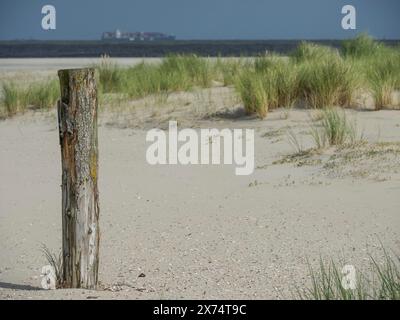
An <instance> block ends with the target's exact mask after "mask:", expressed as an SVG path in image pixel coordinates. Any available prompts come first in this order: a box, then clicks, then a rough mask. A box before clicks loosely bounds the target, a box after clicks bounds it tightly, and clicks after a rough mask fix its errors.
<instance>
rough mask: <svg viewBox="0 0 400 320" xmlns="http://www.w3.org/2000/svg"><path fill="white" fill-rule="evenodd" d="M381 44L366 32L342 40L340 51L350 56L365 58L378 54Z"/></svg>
mask: <svg viewBox="0 0 400 320" xmlns="http://www.w3.org/2000/svg"><path fill="white" fill-rule="evenodd" d="M382 48H383V46H382V45H381V44H380V43H378V42H377V41H375V40H374V39H373V38H372V37H370V36H369V35H368V34H366V33H362V34H360V35H358V36H356V37H355V38H354V39H349V40H344V41H343V42H342V53H343V55H344V56H347V57H352V58H365V57H370V56H373V55H376V54H378V53H379V52H380V51H381V50H382Z"/></svg>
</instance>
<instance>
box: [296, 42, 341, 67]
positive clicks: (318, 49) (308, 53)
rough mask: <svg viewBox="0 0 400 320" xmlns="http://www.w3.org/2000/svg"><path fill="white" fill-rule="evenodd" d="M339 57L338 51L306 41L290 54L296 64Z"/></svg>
mask: <svg viewBox="0 0 400 320" xmlns="http://www.w3.org/2000/svg"><path fill="white" fill-rule="evenodd" d="M338 56H339V52H338V51H337V50H336V49H333V48H330V47H327V46H321V45H318V44H315V43H311V42H305V41H303V42H301V43H300V44H299V46H298V47H297V48H296V49H295V50H294V51H293V52H292V53H291V54H290V58H291V59H293V60H294V61H295V62H296V63H302V62H307V61H311V62H312V61H321V60H326V59H332V58H333V59H334V58H337V57H338Z"/></svg>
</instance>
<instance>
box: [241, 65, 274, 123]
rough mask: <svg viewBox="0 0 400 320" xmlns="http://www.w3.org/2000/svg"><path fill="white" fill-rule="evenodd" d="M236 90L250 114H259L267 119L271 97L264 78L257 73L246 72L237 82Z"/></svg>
mask: <svg viewBox="0 0 400 320" xmlns="http://www.w3.org/2000/svg"><path fill="white" fill-rule="evenodd" d="M236 89H237V91H238V92H239V95H240V97H241V99H242V101H243V104H244V108H245V110H246V112H247V113H248V114H251V113H257V115H258V116H259V117H260V118H265V117H266V115H267V113H268V100H269V97H268V96H267V93H266V91H265V88H264V84H263V79H262V77H261V76H260V75H259V74H258V73H256V72H246V73H244V74H242V75H241V76H240V78H239V79H238V80H237V82H236Z"/></svg>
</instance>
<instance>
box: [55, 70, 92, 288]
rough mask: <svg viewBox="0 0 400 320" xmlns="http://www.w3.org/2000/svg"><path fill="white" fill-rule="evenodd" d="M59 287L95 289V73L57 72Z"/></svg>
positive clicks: (83, 71) (86, 71) (84, 71)
mask: <svg viewBox="0 0 400 320" xmlns="http://www.w3.org/2000/svg"><path fill="white" fill-rule="evenodd" d="M58 76H59V78H60V88H61V100H60V101H59V102H58V125H59V135H60V145H61V162H62V186H61V187H62V256H63V272H62V273H63V274H62V277H63V279H62V285H63V287H65V288H87V289H95V288H96V285H97V276H98V266H99V239H100V234H99V195H98V188H97V179H98V147H97V88H96V81H95V73H94V69H71V70H59V71H58Z"/></svg>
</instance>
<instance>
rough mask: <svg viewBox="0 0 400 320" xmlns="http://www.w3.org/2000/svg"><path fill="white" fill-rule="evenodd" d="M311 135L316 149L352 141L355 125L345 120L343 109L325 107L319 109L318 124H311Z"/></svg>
mask: <svg viewBox="0 0 400 320" xmlns="http://www.w3.org/2000/svg"><path fill="white" fill-rule="evenodd" d="M311 135H312V137H313V139H314V142H315V145H316V147H317V148H318V149H320V148H324V147H326V146H333V145H336V146H338V145H342V144H344V143H354V142H355V140H356V125H355V124H354V123H351V122H349V121H348V120H347V118H346V114H345V112H344V111H342V112H340V111H339V110H338V109H337V108H327V109H325V110H322V111H321V120H320V123H319V125H317V124H314V125H312V127H311Z"/></svg>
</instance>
